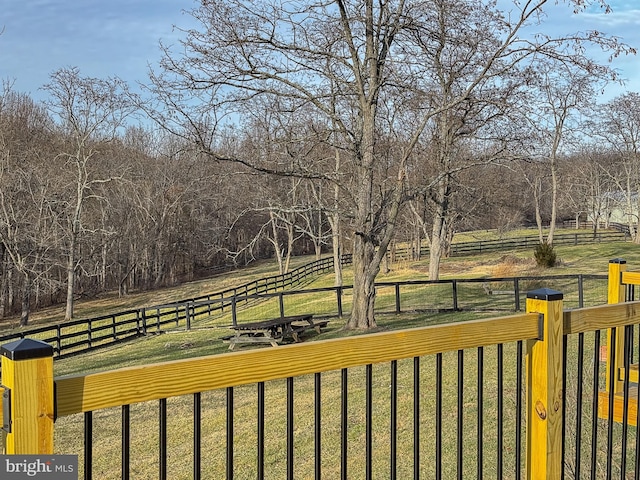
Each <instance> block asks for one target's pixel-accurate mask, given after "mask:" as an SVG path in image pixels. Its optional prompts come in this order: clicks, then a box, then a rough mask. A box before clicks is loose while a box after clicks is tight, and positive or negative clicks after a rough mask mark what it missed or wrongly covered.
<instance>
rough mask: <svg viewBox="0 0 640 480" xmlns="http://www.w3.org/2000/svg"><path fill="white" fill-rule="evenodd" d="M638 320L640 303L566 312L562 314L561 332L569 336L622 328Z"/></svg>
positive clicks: (600, 306)
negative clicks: (562, 325)
mask: <svg viewBox="0 0 640 480" xmlns="http://www.w3.org/2000/svg"><path fill="white" fill-rule="evenodd" d="M638 318H640V301H638V302H628V303H620V304H612V305H599V306H597V307H587V308H581V309H579V310H566V311H565V312H563V324H564V327H563V331H564V334H565V335H570V334H574V333H585V332H593V331H595V330H604V329H607V328H615V327H624V326H625V325H634V324H637V323H638Z"/></svg>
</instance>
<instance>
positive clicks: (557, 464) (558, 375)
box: [526, 288, 563, 480]
mask: <svg viewBox="0 0 640 480" xmlns="http://www.w3.org/2000/svg"><path fill="white" fill-rule="evenodd" d="M562 298H563V295H562V293H560V292H557V291H555V290H549V289H546V288H543V289H540V290H535V291H533V292H529V293H528V294H527V307H526V308H527V313H540V314H542V316H543V318H542V319H541V328H540V330H541V331H540V339H539V340H529V341H528V342H527V356H526V373H527V460H526V462H527V479H528V480H542V479H545V480H546V479H560V475H561V472H562V334H563V330H562Z"/></svg>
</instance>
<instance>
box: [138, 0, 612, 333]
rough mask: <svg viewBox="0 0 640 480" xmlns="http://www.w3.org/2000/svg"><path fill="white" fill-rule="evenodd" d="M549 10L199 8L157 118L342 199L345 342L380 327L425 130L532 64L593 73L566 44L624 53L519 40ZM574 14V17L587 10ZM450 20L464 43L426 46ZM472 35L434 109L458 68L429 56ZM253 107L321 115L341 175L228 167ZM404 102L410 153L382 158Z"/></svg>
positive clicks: (204, 144)
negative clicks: (386, 280)
mask: <svg viewBox="0 0 640 480" xmlns="http://www.w3.org/2000/svg"><path fill="white" fill-rule="evenodd" d="M546 3H547V1H546V0H540V1H538V2H526V3H524V4H521V3H520V2H514V4H513V8H512V10H511V11H509V12H507V13H501V12H500V11H498V10H496V9H495V8H494V7H492V6H487V5H485V4H481V5H478V4H477V3H476V2H471V1H466V2H458V1H456V2H453V1H451V0H438V1H434V2H428V3H425V2H422V3H420V2H413V1H405V0H398V1H395V0H394V1H382V2H378V3H376V2H373V0H365V1H351V0H331V1H328V2H325V3H313V2H307V1H298V2H293V3H288V4H282V3H278V2H275V3H273V2H269V1H260V2H246V1H245V0H223V1H218V0H217V1H215V2H214V1H211V0H204V1H203V2H202V3H201V5H200V7H199V8H197V9H195V10H194V11H193V12H192V15H193V16H194V17H195V19H196V20H197V21H199V22H200V24H201V28H200V29H193V30H190V31H189V32H187V35H186V38H185V40H184V42H183V47H184V50H183V52H184V54H183V55H180V54H178V53H175V52H173V51H171V50H170V49H168V48H167V49H165V53H166V55H165V58H164V61H163V71H162V72H161V73H160V74H152V83H153V87H152V88H153V93H154V94H155V96H156V100H157V101H158V104H159V105H158V106H157V108H156V109H149V113H150V115H152V117H153V118H155V119H156V120H158V121H159V122H160V123H161V124H162V125H163V126H164V127H165V128H167V129H170V130H171V131H173V132H174V133H176V134H179V135H183V136H184V137H186V138H188V139H189V140H191V141H193V142H194V143H195V144H196V145H197V146H198V147H199V148H200V149H201V151H202V152H203V153H205V154H207V155H209V156H210V157H211V158H213V159H215V160H218V161H234V162H239V163H242V164H244V165H249V166H251V167H252V168H254V169H256V170H258V171H261V172H265V173H272V174H278V175H285V176H297V177H303V178H310V179H313V178H316V179H323V180H326V181H330V182H334V183H335V184H336V185H339V186H340V188H341V190H340V208H341V213H342V218H343V219H346V220H347V221H348V224H349V230H350V231H349V232H348V235H349V236H350V237H351V238H352V241H353V246H352V250H353V269H354V289H353V295H354V300H353V308H352V311H351V317H350V319H349V321H348V324H347V328H370V327H373V326H375V325H376V323H375V318H374V302H375V287H374V282H375V279H376V276H377V275H378V272H379V271H380V265H381V261H382V259H383V258H384V257H385V255H386V252H387V249H388V247H389V244H390V242H391V241H392V239H393V236H394V232H395V228H396V222H397V220H398V216H399V213H400V210H401V207H402V205H403V203H404V201H405V200H406V199H407V198H408V196H407V193H408V192H407V190H406V188H407V176H408V173H409V171H410V168H409V167H410V166H411V164H412V162H414V161H415V157H414V148H415V146H416V145H417V144H418V142H419V141H420V140H421V138H422V137H423V134H424V132H425V130H426V129H427V127H428V126H429V125H431V124H432V123H433V122H434V121H435V120H436V119H437V118H438V116H440V117H447V116H448V117H453V116H456V115H455V114H453V115H452V114H449V113H448V112H450V111H451V110H456V109H459V108H462V107H461V106H462V105H464V104H465V102H468V99H469V98H471V97H472V96H474V95H475V94H476V93H477V92H479V91H480V90H484V91H489V90H490V89H491V88H492V86H496V85H499V84H501V83H502V81H501V80H500V79H501V78H502V79H504V76H505V75H506V74H507V73H508V72H510V71H513V69H514V68H516V67H517V66H518V65H520V64H522V63H527V62H533V61H534V60H535V59H536V58H537V56H544V55H553V56H556V57H562V58H565V59H566V60H567V61H573V62H577V61H583V62H585V63H589V64H590V67H591V68H598V67H597V65H595V64H593V65H591V63H592V62H588V60H587V59H584V58H583V57H580V56H579V55H577V54H576V53H575V51H573V50H571V51H569V50H568V47H569V44H570V43H571V44H572V45H575V44H578V45H579V44H581V43H582V42H585V41H592V42H597V43H600V44H602V45H603V46H604V47H606V48H612V49H614V50H616V51H619V50H620V46H619V45H618V43H617V42H616V41H615V40H612V39H609V38H607V37H604V36H602V35H590V34H589V33H587V34H583V35H574V36H571V37H562V38H555V39H554V38H549V37H543V36H536V37H532V38H526V37H524V36H522V37H521V36H520V32H521V31H522V30H523V29H524V28H525V27H526V26H528V25H531V24H536V23H538V22H540V21H542V18H543V16H542V9H543V7H544V6H545V4H546ZM569 3H570V4H572V5H574V6H575V7H576V8H579V7H581V6H583V5H584V4H585V2H583V1H575V2H569ZM586 3H590V2H586ZM599 3H600V2H599ZM434 7H436V8H434ZM434 12H435V13H434ZM464 13H466V15H463V14H464ZM448 15H455V18H457V19H459V20H460V22H462V23H461V24H457V25H455V31H457V32H458V35H456V36H452V35H450V34H449V35H444V36H440V37H439V39H438V41H437V42H436V45H435V46H432V45H431V44H430V42H429V41H427V38H428V33H429V32H430V31H433V29H434V28H439V30H440V31H442V28H440V27H439V26H436V27H434V24H439V25H442V24H444V25H451V23H449V22H448V20H450V18H448V17H447V16H448ZM443 20H445V21H444V23H443ZM467 27H470V28H476V32H475V33H476V35H475V36H474V39H476V40H478V43H477V44H476V43H474V42H472V44H471V48H470V50H469V51H470V52H471V53H470V55H471V59H470V60H467V61H462V62H461V65H463V66H464V75H463V77H464V81H460V82H459V83H458V84H457V85H456V88H453V89H450V90H447V91H446V92H445V93H446V94H445V95H442V94H440V95H439V97H438V101H436V102H432V101H431V98H432V97H431V92H432V91H433V88H434V81H432V79H433V75H434V72H435V71H437V70H438V68H445V69H455V68H456V67H457V65H458V64H450V63H447V62H446V61H442V62H440V64H434V56H433V50H432V48H440V49H441V50H442V52H443V53H445V55H443V56H441V58H443V59H446V58H447V57H448V58H452V57H451V55H452V53H453V50H455V49H456V48H458V47H460V46H464V44H463V43H459V44H456V43H452V42H453V41H454V40H455V41H459V42H462V41H463V37H464V35H462V34H461V33H462V32H464V33H466V31H465V29H466V28H467ZM452 32H454V30H451V29H450V30H449V32H448V33H452ZM445 33H447V32H445ZM483 38H484V39H485V40H483ZM565 47H566V48H565ZM443 78H444V77H443ZM257 97H270V98H271V99H273V101H271V102H270V105H274V106H277V107H278V111H277V113H278V114H280V115H294V114H296V112H300V111H309V110H313V111H314V112H315V115H316V116H317V117H322V118H324V119H325V120H326V121H325V122H324V123H325V124H326V125H332V126H333V128H335V136H334V137H333V138H331V145H332V146H333V147H334V148H336V149H340V151H341V154H342V158H341V164H340V171H339V172H336V171H335V169H334V168H333V166H335V164H333V166H332V167H331V168H327V167H328V165H327V162H324V163H323V162H321V163H320V164H307V163H301V164H297V165H295V166H293V167H292V166H291V165H290V164H289V163H286V164H282V163H279V162H278V161H277V160H275V161H274V159H273V158H272V157H270V156H259V157H258V158H246V157H243V156H241V155H240V154H239V152H237V153H236V154H231V155H222V154H221V150H220V149H219V145H218V143H217V142H218V141H219V138H218V137H217V129H218V128H219V127H220V125H221V123H229V122H232V121H234V118H238V117H241V116H242V115H243V114H244V113H246V111H247V110H246V109H247V108H249V107H253V105H254V103H253V101H254V99H255V98H257ZM405 98H407V99H411V100H413V101H414V103H413V105H414V106H415V107H414V108H415V110H414V111H415V114H414V121H413V122H411V123H407V124H405V125H403V131H404V134H403V138H404V139H405V142H404V145H402V147H401V148H396V149H393V150H388V149H387V148H386V146H384V145H382V144H381V143H380V142H379V140H378V139H379V138H380V135H381V134H382V135H384V134H385V133H390V129H391V128H395V125H396V123H395V122H394V121H392V119H393V118H394V117H395V116H396V114H397V113H398V112H399V111H400V109H404V108H406V103H405V102H404V101H403V100H402V99H405ZM440 124H441V125H444V126H443V128H444V129H448V128H449V127H448V125H446V123H444V124H443V123H442V122H441V123H440ZM449 174H450V173H449V172H443V173H442V176H443V177H446V176H447V175H449ZM445 190H446V187H445ZM432 241H433V239H432Z"/></svg>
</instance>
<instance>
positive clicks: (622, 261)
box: [609, 258, 627, 265]
mask: <svg viewBox="0 0 640 480" xmlns="http://www.w3.org/2000/svg"><path fill="white" fill-rule="evenodd" d="M609 263H619V264H620V265H624V264H625V263H627V261H626V260H625V259H624V258H612V259H611V260H609Z"/></svg>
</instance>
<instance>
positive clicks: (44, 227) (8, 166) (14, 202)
mask: <svg viewBox="0 0 640 480" xmlns="http://www.w3.org/2000/svg"><path fill="white" fill-rule="evenodd" d="M48 124H49V118H48V117H47V114H46V112H45V111H44V109H43V108H42V107H41V106H39V105H37V104H36V103H35V102H34V101H33V100H31V98H29V97H28V96H26V95H22V94H17V93H15V92H13V91H11V90H10V89H5V91H4V92H3V93H2V95H1V96H0V245H1V246H2V248H1V250H2V256H3V257H6V258H7V259H8V260H9V261H10V263H11V265H12V268H13V270H14V271H15V272H16V273H17V274H18V275H19V277H20V280H21V285H20V291H21V298H22V300H21V315H20V325H21V326H24V325H27V323H28V322H29V316H30V312H31V306H32V303H33V297H32V294H33V292H34V286H35V287H37V286H38V285H39V283H40V282H42V281H43V280H44V279H46V276H47V274H48V271H49V270H50V269H51V268H52V267H53V265H54V262H53V260H52V258H53V257H54V255H52V254H51V252H52V251H55V249H56V248H57V246H58V245H57V242H56V241H55V238H56V226H57V218H56V212H55V208H54V206H53V204H52V202H51V201H50V197H51V196H52V187H51V179H52V178H53V177H54V175H52V171H51V170H49V169H48V168H47V165H48V164H50V159H49V158H46V157H47V155H48V153H49V151H48V149H47V135H46V128H47V127H48ZM13 270H12V271H13ZM7 272H8V271H7ZM3 280H4V279H3ZM7 280H8V281H11V280H12V279H11V278H9V279H7ZM3 283H4V282H3Z"/></svg>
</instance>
